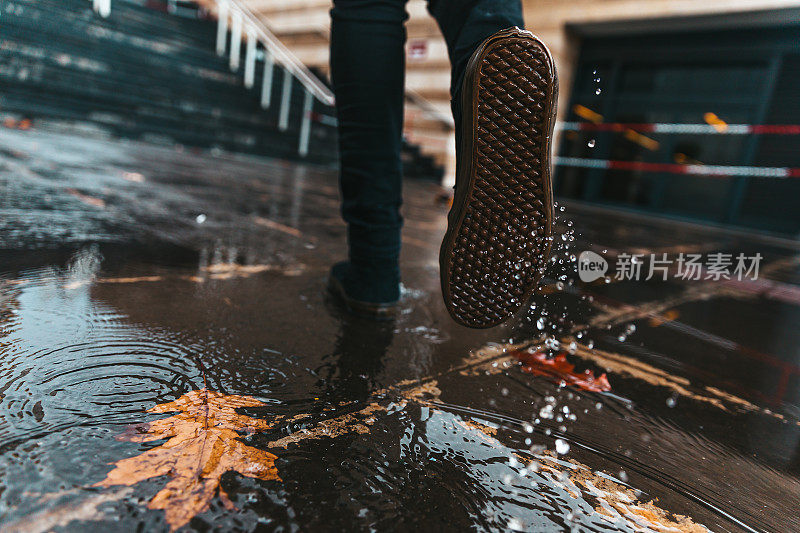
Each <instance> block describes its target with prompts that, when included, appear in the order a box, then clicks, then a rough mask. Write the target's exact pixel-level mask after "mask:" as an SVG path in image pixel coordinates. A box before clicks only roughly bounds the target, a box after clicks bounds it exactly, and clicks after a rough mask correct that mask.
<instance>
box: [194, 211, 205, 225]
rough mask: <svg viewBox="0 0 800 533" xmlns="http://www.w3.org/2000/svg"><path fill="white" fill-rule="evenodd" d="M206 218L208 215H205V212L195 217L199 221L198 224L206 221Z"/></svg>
mask: <svg viewBox="0 0 800 533" xmlns="http://www.w3.org/2000/svg"><path fill="white" fill-rule="evenodd" d="M206 218H207V217H206V216H205V215H204V214H203V213H200V214H199V215H197V217H195V219H194V220H195V222H197V223H198V224H202V223H203V222H205V221H206Z"/></svg>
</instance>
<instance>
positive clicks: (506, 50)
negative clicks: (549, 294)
mask: <svg viewBox="0 0 800 533" xmlns="http://www.w3.org/2000/svg"><path fill="white" fill-rule="evenodd" d="M477 68H478V72H477V73H476V76H477V81H476V90H475V96H474V98H475V99H476V100H477V110H476V112H475V117H474V128H475V132H474V158H475V159H474V163H473V165H474V166H473V172H474V177H473V178H472V179H473V180H474V181H473V187H472V191H471V194H470V195H469V197H468V199H467V201H466V205H465V207H464V209H465V211H464V216H463V219H462V222H461V224H460V226H459V227H458V230H457V234H456V235H455V238H454V242H453V252H452V256H451V258H450V265H449V267H450V276H449V293H450V297H451V304H452V309H451V313H453V315H454V317H455V318H456V319H457V320H458V321H459V322H461V323H463V324H465V325H468V326H473V327H489V326H492V325H496V324H498V323H500V322H502V321H503V320H505V319H507V318H508V317H509V316H510V315H512V314H513V313H514V312H516V311H517V310H518V309H519V308H520V306H522V305H523V304H524V303H526V299H527V297H529V296H530V293H531V292H532V291H533V289H534V288H535V286H536V283H537V282H538V280H539V279H540V278H541V275H542V273H543V270H544V267H545V264H546V262H547V256H548V254H549V248H550V240H551V236H550V231H551V217H552V206H549V205H546V203H549V202H552V200H551V192H550V183H549V179H550V172H549V168H548V167H547V166H546V165H549V149H550V137H551V136H552V129H551V128H552V113H553V109H552V106H553V105H554V103H553V99H554V98H555V96H554V95H551V93H552V92H553V91H554V90H555V89H554V84H555V72H553V71H552V61H551V60H550V58H549V57H548V52H547V50H546V48H544V47H543V46H542V45H540V44H539V43H538V41H536V40H535V39H533V38H530V39H524V38H523V39H517V38H510V39H505V40H499V41H497V42H495V43H492V44H490V45H489V46H488V48H487V50H485V51H484V56H483V59H482V60H481V61H480V62H479V63H478V65H477ZM549 96H551V98H550V100H548V97H549ZM548 102H549V103H548Z"/></svg>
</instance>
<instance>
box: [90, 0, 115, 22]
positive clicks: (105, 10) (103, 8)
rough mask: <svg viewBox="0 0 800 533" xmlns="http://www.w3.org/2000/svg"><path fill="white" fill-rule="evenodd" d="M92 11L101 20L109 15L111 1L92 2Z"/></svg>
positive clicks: (97, 0)
mask: <svg viewBox="0 0 800 533" xmlns="http://www.w3.org/2000/svg"><path fill="white" fill-rule="evenodd" d="M92 9H94V11H95V13H97V14H98V15H100V16H101V17H103V18H108V16H109V15H110V14H111V0H92Z"/></svg>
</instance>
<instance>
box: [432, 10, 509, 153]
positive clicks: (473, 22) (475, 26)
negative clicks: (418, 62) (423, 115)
mask: <svg viewBox="0 0 800 533" xmlns="http://www.w3.org/2000/svg"><path fill="white" fill-rule="evenodd" d="M428 11H429V12H430V14H431V15H432V16H433V18H434V19H435V20H436V23H437V24H438V25H439V29H440V30H441V32H442V36H443V37H444V40H445V43H447V52H448V55H449V57H450V65H451V76H450V96H451V98H452V103H453V106H452V107H453V118H454V119H455V122H456V135H458V134H459V130H460V127H459V126H460V122H461V106H460V105H458V104H459V103H460V102H459V97H460V94H461V84H462V83H463V81H464V71H465V69H466V67H467V62H468V61H469V58H470V57H471V56H472V54H473V52H475V50H476V49H477V48H478V46H480V44H481V43H482V42H483V41H484V40H486V39H487V38H488V37H489V36H491V35H493V34H495V33H497V32H498V31H500V30H504V29H506V28H511V27H514V26H517V27H519V28H524V27H525V24H524V21H523V18H522V3H521V2H520V0H429V1H428ZM456 146H458V145H456Z"/></svg>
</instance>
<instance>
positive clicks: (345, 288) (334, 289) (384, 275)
mask: <svg viewBox="0 0 800 533" xmlns="http://www.w3.org/2000/svg"><path fill="white" fill-rule="evenodd" d="M328 291H329V292H330V293H331V294H332V295H333V296H334V297H335V298H337V299H338V300H339V301H340V302H341V303H342V304H343V305H344V306H345V307H346V308H347V310H348V311H350V312H351V313H353V314H354V315H357V316H361V317H365V318H371V319H374V320H391V319H393V318H394V317H395V316H396V315H397V310H398V308H399V302H400V270H399V267H396V266H393V267H388V268H387V267H368V266H359V265H354V264H352V263H350V262H349V261H343V262H341V263H336V264H335V265H333V266H332V267H331V271H330V273H329V274H328Z"/></svg>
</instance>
